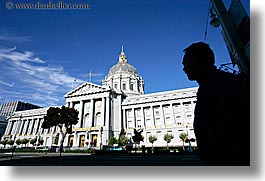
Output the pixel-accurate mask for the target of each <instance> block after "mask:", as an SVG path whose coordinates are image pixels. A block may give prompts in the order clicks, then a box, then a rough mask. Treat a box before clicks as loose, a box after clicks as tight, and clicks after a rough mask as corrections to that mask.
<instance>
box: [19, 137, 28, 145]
mask: <svg viewBox="0 0 265 181" xmlns="http://www.w3.org/2000/svg"><path fill="white" fill-rule="evenodd" d="M28 142H29V139H27V138H24V139H23V140H22V141H21V143H22V144H24V145H25V146H26V144H27V143H28Z"/></svg>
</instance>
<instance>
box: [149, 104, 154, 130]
mask: <svg viewBox="0 0 265 181" xmlns="http://www.w3.org/2000/svg"><path fill="white" fill-rule="evenodd" d="M150 112H151V126H152V128H155V117H154V108H153V106H150Z"/></svg>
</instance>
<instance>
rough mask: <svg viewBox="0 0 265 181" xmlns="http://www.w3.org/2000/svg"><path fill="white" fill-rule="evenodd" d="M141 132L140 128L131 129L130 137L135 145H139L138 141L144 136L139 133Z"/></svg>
mask: <svg viewBox="0 0 265 181" xmlns="http://www.w3.org/2000/svg"><path fill="white" fill-rule="evenodd" d="M142 132H143V130H142V129H140V130H136V129H134V131H133V133H134V135H133V136H132V139H133V142H134V143H135V147H136V144H138V145H139V144H140V142H141V141H143V140H144V137H143V136H142V135H141V134H142Z"/></svg>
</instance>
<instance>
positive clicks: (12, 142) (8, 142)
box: [7, 140, 15, 145]
mask: <svg viewBox="0 0 265 181" xmlns="http://www.w3.org/2000/svg"><path fill="white" fill-rule="evenodd" d="M14 142H15V141H14V140H8V141H7V144H8V145H13V144H14Z"/></svg>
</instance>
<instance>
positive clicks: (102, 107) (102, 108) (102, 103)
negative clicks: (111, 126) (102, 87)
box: [101, 97, 106, 126]
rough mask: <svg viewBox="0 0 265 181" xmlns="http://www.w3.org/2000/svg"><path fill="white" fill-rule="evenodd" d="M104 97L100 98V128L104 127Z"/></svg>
mask: <svg viewBox="0 0 265 181" xmlns="http://www.w3.org/2000/svg"><path fill="white" fill-rule="evenodd" d="M105 110H106V109H105V97H102V100H101V123H102V124H101V126H104V123H105Z"/></svg>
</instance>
